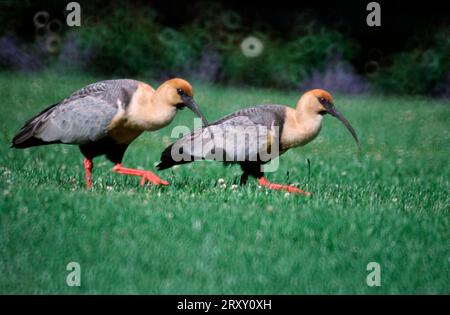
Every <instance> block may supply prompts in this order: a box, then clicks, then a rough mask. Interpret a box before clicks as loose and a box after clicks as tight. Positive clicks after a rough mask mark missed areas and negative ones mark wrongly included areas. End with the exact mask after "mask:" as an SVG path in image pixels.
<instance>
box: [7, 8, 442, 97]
mask: <svg viewBox="0 0 450 315" xmlns="http://www.w3.org/2000/svg"><path fill="white" fill-rule="evenodd" d="M79 3H80V5H81V12H82V15H81V26H80V27H69V26H67V25H66V23H65V22H66V17H65V15H66V14H67V12H66V11H65V6H66V4H67V2H66V1H23V2H20V3H16V2H15V1H8V0H6V1H5V0H3V1H0V4H1V10H0V11H1V13H0V14H1V16H0V17H1V18H0V69H3V70H13V71H37V70H41V69H43V68H46V67H59V68H62V69H63V70H70V71H83V72H90V73H92V74H93V75H96V74H102V75H108V76H118V77H124V76H128V77H133V76H141V77H147V78H149V79H155V80H163V79H167V78H169V77H173V76H183V77H187V78H188V79H190V80H201V81H208V82H216V83H222V84H224V83H226V84H233V85H250V86H265V87H272V88H282V89H291V90H306V89H309V88H314V87H318V86H320V87H322V88H326V89H328V90H330V91H331V92H334V93H336V92H338V93H347V94H360V93H370V92H376V93H389V94H392V93H396V94H426V95H432V96H438V97H445V98H448V97H449V96H450V70H449V69H450V68H449V67H450V65H449V60H450V58H449V56H450V36H449V34H450V33H449V30H450V28H449V26H448V16H447V15H446V14H445V12H446V10H445V9H444V8H443V7H442V6H443V3H442V2H439V3H436V4H434V5H426V6H425V5H422V6H417V5H416V6H414V5H411V4H410V3H408V2H405V1H389V2H388V1H379V3H380V5H381V14H382V17H381V23H382V24H381V26H380V27H369V26H367V24H366V17H367V15H368V14H369V12H368V11H367V10H366V5H367V3H366V2H364V1H346V2H345V3H341V2H338V3H331V2H327V1H325V2H324V1H321V2H312V1H302V2H301V3H290V2H288V1H277V3H274V4H262V3H259V2H255V1H174V0H168V1H134V2H133V3H132V4H126V3H123V2H121V1H108V3H105V2H104V1H102V2H95V1H94V2H93V1H79ZM248 37H252V38H256V40H257V41H258V43H256V44H255V43H254V42H253V43H252V41H250V42H245V39H246V38H248ZM259 43H261V45H262V46H261V47H262V50H261V52H260V53H259V54H258V53H256V56H254V57H248V56H246V54H245V51H250V53H251V52H252V51H253V52H255V51H257V50H258V49H259V48H258V47H259V46H258V45H259ZM242 45H244V47H243V46H242Z"/></svg>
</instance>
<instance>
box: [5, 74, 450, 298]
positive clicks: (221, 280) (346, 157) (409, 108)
mask: <svg viewBox="0 0 450 315" xmlns="http://www.w3.org/2000/svg"><path fill="white" fill-rule="evenodd" d="M98 79H100V78H94V77H87V76H82V75H76V74H72V75H70V74H58V73H54V72H48V73H43V74H39V75H37V74H36V75H16V74H5V73H3V74H1V75H0V91H1V93H0V94H1V96H2V98H1V99H2V105H1V106H2V107H1V111H0V119H1V121H2V123H1V125H0V128H1V129H0V132H1V135H0V195H1V198H0V293H7V294H9V293H64V294H71V293H75V294H84V293H149V294H160V293H162V294H169V293H171V294H188V293H189V294H213V293H215V294H220V293H223V294H271V293H273V294H304V293H306V294H309V293H356V294H379V293H440V294H448V293H450V290H449V267H450V251H449V244H450V242H449V227H450V225H449V210H450V209H449V192H450V185H449V175H450V167H449V156H450V147H449V145H450V131H449V122H450V106H449V105H450V104H449V103H448V102H444V101H438V100H432V99H426V98H407V97H405V98H394V97H381V96H361V97H344V96H339V95H338V96H336V97H335V99H336V105H337V107H338V108H339V109H340V110H341V111H342V112H343V113H344V114H345V115H346V116H347V118H348V119H349V120H350V122H351V123H352V124H353V126H354V127H355V129H356V130H357V132H358V134H359V137H360V139H361V142H362V152H361V154H359V155H358V154H356V150H355V145H354V142H353V140H352V138H351V136H350V134H349V133H348V132H347V131H346V130H345V128H344V127H343V126H342V125H341V124H339V122H338V121H337V120H335V119H333V118H332V117H326V118H325V119H324V126H323V128H322V132H321V134H320V136H319V137H318V138H317V139H316V140H315V141H313V142H312V143H310V144H309V145H307V146H306V147H303V148H297V149H293V150H291V151H290V152H288V153H287V154H285V155H284V156H282V157H281V159H280V168H279V170H278V171H277V172H275V173H270V174H268V178H269V179H271V180H273V181H275V182H298V183H301V187H304V188H305V189H307V190H309V191H312V192H314V195H313V196H312V197H303V196H295V195H289V196H285V194H284V193H282V192H277V191H266V190H265V189H258V187H257V185H256V183H255V182H254V181H251V183H250V184H249V185H248V186H247V187H243V188H241V187H238V188H237V189H236V190H232V189H231V185H232V184H233V183H234V182H236V181H237V179H238V178H239V176H240V169H239V167H223V166H222V165H221V164H220V163H213V162H198V163H192V164H189V165H186V166H181V167H179V168H177V169H174V170H169V171H164V172H161V174H160V175H161V177H162V178H164V179H167V180H169V181H170V182H171V185H170V186H169V187H162V188H149V187H145V188H141V187H140V186H139V180H138V179H137V178H134V177H127V176H123V175H119V174H115V173H111V172H110V169H111V167H112V165H111V163H109V162H108V161H106V160H105V159H104V158H99V159H97V160H96V161H95V170H94V176H95V181H94V189H93V191H86V190H85V189H84V175H83V169H82V156H81V154H80V153H79V151H78V148H77V147H76V146H63V145H54V146H47V147H40V148H33V149H27V150H16V149H10V148H9V142H10V139H11V138H12V137H13V135H14V133H15V132H16V131H17V130H18V128H19V127H20V126H21V125H22V124H23V122H24V121H25V120H26V119H28V118H29V117H30V116H31V115H33V114H35V113H36V112H37V111H39V110H41V109H43V108H44V107H45V106H47V105H50V104H52V103H54V102H55V101H57V100H59V99H61V98H62V97H64V96H66V95H67V94H69V93H70V92H72V91H74V90H76V89H77V88H79V87H81V86H83V85H84V84H87V83H91V82H93V81H96V80H98ZM195 90H196V99H197V102H198V103H199V105H200V106H201V108H202V110H203V112H204V113H205V114H206V116H207V117H208V118H209V120H215V119H217V118H219V117H221V116H223V115H225V114H227V113H230V112H231V111H233V110H236V109H238V108H242V107H245V106H250V105H253V104H258V103H279V104H291V105H292V106H293V105H294V104H295V102H296V101H297V98H298V97H299V95H298V93H294V92H292V93H287V92H283V91H275V90H262V89H251V88H226V87H217V86H210V85H205V84H195ZM192 117H193V114H192V113H191V112H189V111H183V112H181V113H179V115H178V117H177V118H176V120H175V121H174V122H173V123H172V124H171V125H170V126H169V127H166V128H164V129H163V130H160V131H158V132H154V133H146V134H144V135H142V136H141V137H140V138H139V139H138V140H137V141H136V142H135V143H133V144H132V145H131V147H130V148H129V150H128V151H127V154H126V156H125V160H124V165H126V166H130V167H142V168H147V169H154V163H155V162H157V161H158V160H159V154H160V152H161V151H162V150H163V149H164V148H165V146H166V145H167V140H168V139H167V138H168V137H169V136H170V133H171V130H172V128H173V127H174V126H176V125H177V124H181V123H182V124H186V125H188V126H190V127H191V126H192ZM169 140H171V139H169ZM169 142H170V141H169ZM307 158H309V159H310V160H311V176H310V177H308V171H307V170H308V168H307V163H306V159H307ZM219 178H223V179H224V180H225V183H226V185H227V187H226V188H223V187H221V186H220V185H218V184H217V181H218V179H219ZM70 261H76V262H79V263H80V265H81V269H82V280H81V281H82V285H81V287H78V288H75V287H68V286H67V285H66V276H67V274H68V272H67V271H66V265H67V263H68V262H70ZM371 261H375V262H379V263H380V265H381V268H382V269H381V284H382V286H381V287H368V286H367V285H366V276H367V274H368V273H369V272H368V271H366V266H367V264H368V263H369V262H371Z"/></svg>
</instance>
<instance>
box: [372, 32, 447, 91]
mask: <svg viewBox="0 0 450 315" xmlns="http://www.w3.org/2000/svg"><path fill="white" fill-rule="evenodd" d="M449 74H450V28H447V29H443V30H441V31H440V32H437V33H436V34H434V35H433V36H432V42H431V43H430V44H429V45H427V46H426V47H417V48H414V49H412V50H410V51H405V52H400V53H398V54H395V55H394V56H393V57H392V62H391V65H389V66H387V67H385V68H382V69H381V71H380V74H379V75H378V76H377V77H376V78H375V79H374V82H375V83H376V84H377V85H378V86H379V87H380V88H381V89H382V90H383V91H388V92H390V93H399V94H430V93H440V92H441V91H439V89H440V88H441V87H442V84H441V82H443V81H444V80H445V79H446V77H447V76H448V75H449Z"/></svg>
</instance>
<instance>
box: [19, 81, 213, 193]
mask: <svg viewBox="0 0 450 315" xmlns="http://www.w3.org/2000/svg"><path fill="white" fill-rule="evenodd" d="M184 107H187V108H189V109H191V110H192V111H193V112H194V113H195V114H196V115H197V116H199V117H200V118H201V119H202V120H203V122H204V124H207V121H206V119H205V118H204V116H203V115H202V113H201V112H200V110H199V108H198V107H197V105H196V103H195V102H194V99H193V90H192V86H191V85H190V84H189V83H188V82H187V81H185V80H183V79H179V78H175V79H171V80H168V81H166V82H164V83H163V84H161V85H160V86H159V87H158V88H157V89H156V90H155V89H153V88H152V87H151V86H150V85H148V84H146V83H143V82H140V81H136V80H131V79H119V80H106V81H100V82H97V83H93V84H90V85H87V86H85V87H83V88H81V89H80V90H78V91H76V92H74V93H73V94H71V95H70V96H69V97H67V98H65V99H63V100H62V101H60V102H58V103H56V104H54V105H52V106H50V107H48V108H46V109H44V110H43V111H42V112H40V113H39V114H37V115H36V116H34V117H33V118H31V119H30V120H28V121H27V122H26V123H25V125H24V126H23V127H22V128H21V129H20V131H19V132H18V133H17V135H16V136H15V137H14V139H13V140H12V147H14V148H28V147H34V146H40V145H47V144H54V143H63V144H75V145H79V147H80V150H81V153H82V154H83V155H84V163H83V164H84V169H85V175H86V184H87V187H88V188H91V187H92V169H93V166H94V164H93V159H94V158H95V157H97V156H100V155H106V158H107V159H109V160H110V161H111V162H113V163H114V167H113V169H112V170H113V171H114V172H117V173H120V174H125V175H134V176H140V177H141V185H144V184H145V183H146V182H147V181H148V182H149V183H151V184H154V185H160V184H162V185H168V182H166V181H164V180H162V179H160V178H159V177H158V176H157V175H155V174H154V173H153V172H150V171H145V170H139V169H132V168H126V167H124V166H122V159H123V156H124V154H125V151H126V149H127V148H128V146H129V145H130V143H131V142H132V141H133V140H134V139H136V138H137V137H138V136H139V135H140V134H141V133H142V132H144V131H154V130H158V129H160V128H163V127H164V126H166V125H168V124H169V123H170V122H171V121H172V120H173V118H174V117H175V114H176V113H177V111H178V110H179V109H182V108H184Z"/></svg>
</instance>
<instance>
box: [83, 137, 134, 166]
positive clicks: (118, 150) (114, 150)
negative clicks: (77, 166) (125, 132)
mask: <svg viewBox="0 0 450 315" xmlns="http://www.w3.org/2000/svg"><path fill="white" fill-rule="evenodd" d="M127 148H128V144H119V143H117V142H116V141H115V140H114V139H112V138H109V137H106V138H103V139H101V140H98V141H96V142H89V143H86V144H82V145H80V150H81V153H83V155H84V156H85V157H86V158H88V159H93V158H95V157H97V156H100V155H106V157H107V158H108V160H110V161H111V162H113V163H120V162H122V159H123V156H124V154H125V151H126V150H127Z"/></svg>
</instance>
